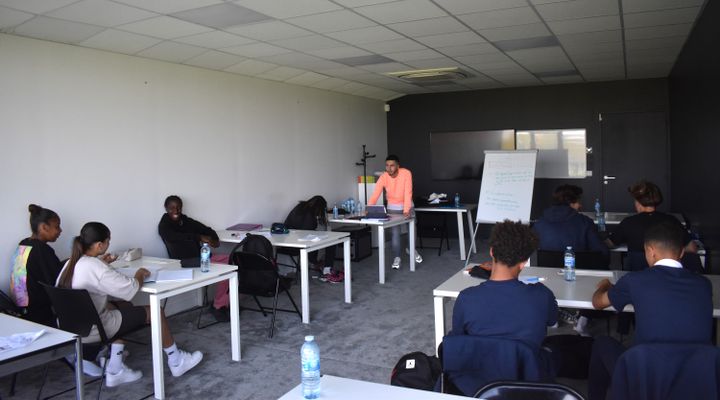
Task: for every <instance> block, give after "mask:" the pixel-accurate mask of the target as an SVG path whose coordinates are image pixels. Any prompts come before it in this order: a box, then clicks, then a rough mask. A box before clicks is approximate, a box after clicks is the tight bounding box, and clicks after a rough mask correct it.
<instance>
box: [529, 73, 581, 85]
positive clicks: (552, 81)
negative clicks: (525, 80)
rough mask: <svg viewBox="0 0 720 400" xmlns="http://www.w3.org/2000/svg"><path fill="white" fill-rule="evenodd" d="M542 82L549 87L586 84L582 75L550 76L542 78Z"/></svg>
mask: <svg viewBox="0 0 720 400" xmlns="http://www.w3.org/2000/svg"><path fill="white" fill-rule="evenodd" d="M540 80H541V81H543V82H544V83H547V84H548V85H559V84H562V83H582V82H585V80H584V79H583V77H582V76H580V75H577V74H575V75H565V76H548V77H543V78H540Z"/></svg>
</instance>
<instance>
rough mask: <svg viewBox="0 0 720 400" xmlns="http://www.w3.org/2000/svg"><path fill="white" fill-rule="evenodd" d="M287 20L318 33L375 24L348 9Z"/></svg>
mask: <svg viewBox="0 0 720 400" xmlns="http://www.w3.org/2000/svg"><path fill="white" fill-rule="evenodd" d="M287 22H289V23H291V24H293V25H298V26H300V27H303V28H305V29H308V30H311V31H314V32H318V33H329V32H337V31H346V30H349V29H358V28H367V27H370V26H375V25H377V24H375V23H374V22H373V21H370V20H369V19H367V18H365V17H361V16H359V15H357V14H355V13H354V12H351V11H348V10H341V11H331V12H327V13H322V14H313V15H306V16H304V17H296V18H289V19H287Z"/></svg>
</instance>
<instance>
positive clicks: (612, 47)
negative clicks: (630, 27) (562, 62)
mask: <svg viewBox="0 0 720 400" xmlns="http://www.w3.org/2000/svg"><path fill="white" fill-rule="evenodd" d="M560 43H562V46H563V48H564V49H565V50H566V51H567V52H568V53H569V54H587V53H609V52H614V51H615V52H617V51H619V52H622V49H623V44H622V42H621V41H617V42H597V43H594V42H563V41H561V42H560Z"/></svg>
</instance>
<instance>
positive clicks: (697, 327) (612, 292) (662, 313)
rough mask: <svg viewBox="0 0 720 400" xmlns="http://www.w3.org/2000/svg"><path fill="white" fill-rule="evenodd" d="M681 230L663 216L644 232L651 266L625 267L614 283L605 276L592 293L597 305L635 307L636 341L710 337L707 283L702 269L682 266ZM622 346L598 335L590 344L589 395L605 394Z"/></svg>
mask: <svg viewBox="0 0 720 400" xmlns="http://www.w3.org/2000/svg"><path fill="white" fill-rule="evenodd" d="M684 236H685V231H684V230H683V228H682V227H681V226H680V224H677V223H674V222H662V223H660V224H657V225H654V226H652V227H650V228H648V229H647V230H646V231H645V232H644V240H645V245H644V252H645V258H646V260H647V263H648V265H651V267H650V268H648V269H645V270H642V271H636V272H631V273H628V274H627V275H625V276H623V277H622V278H620V279H619V280H618V282H617V283H616V284H615V285H613V284H611V283H610V281H608V280H607V279H604V280H603V281H601V282H600V283H599V284H598V289H597V290H596V291H595V293H594V294H593V298H592V301H593V307H595V308H596V309H598V310H601V309H604V308H606V307H608V306H611V305H612V306H613V307H614V308H615V309H616V310H617V311H621V310H622V309H623V308H625V306H626V305H628V304H632V305H633V307H634V308H635V321H636V330H635V344H641V343H707V344H710V343H711V335H712V324H713V315H712V314H713V305H712V286H711V284H710V281H709V280H708V279H707V278H705V277H703V276H702V275H699V274H696V273H695V272H692V271H690V270H687V269H684V268H683V266H682V264H680V262H679V261H678V260H680V258H681V257H682V255H683V248H684V246H685V242H684ZM624 350H625V348H624V347H623V346H622V345H621V344H620V343H619V342H618V341H616V340H615V339H612V338H609V337H599V338H596V339H595V343H594V344H593V351H592V357H591V360H590V371H589V373H590V376H589V382H588V390H589V395H590V400H594V399H605V394H606V391H607V389H608V387H609V384H610V378H611V377H612V373H613V370H614V368H615V363H616V361H617V359H618V358H619V357H620V355H621V354H622V353H623V351H624Z"/></svg>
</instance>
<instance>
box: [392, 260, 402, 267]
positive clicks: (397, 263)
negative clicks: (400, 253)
mask: <svg viewBox="0 0 720 400" xmlns="http://www.w3.org/2000/svg"><path fill="white" fill-rule="evenodd" d="M392 267H393V269H400V257H395V259H394V260H393V263H392Z"/></svg>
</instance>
